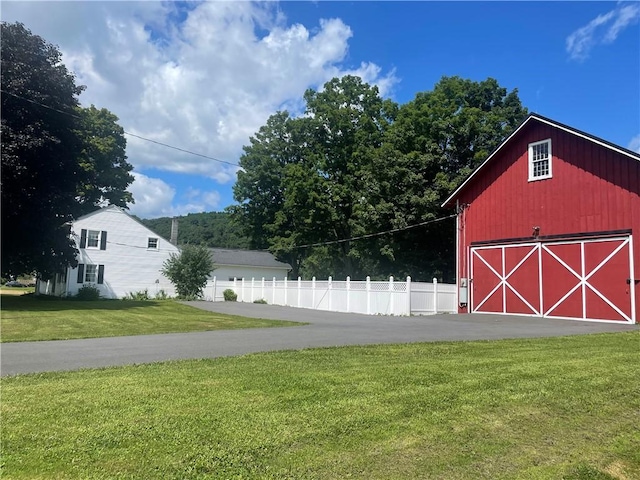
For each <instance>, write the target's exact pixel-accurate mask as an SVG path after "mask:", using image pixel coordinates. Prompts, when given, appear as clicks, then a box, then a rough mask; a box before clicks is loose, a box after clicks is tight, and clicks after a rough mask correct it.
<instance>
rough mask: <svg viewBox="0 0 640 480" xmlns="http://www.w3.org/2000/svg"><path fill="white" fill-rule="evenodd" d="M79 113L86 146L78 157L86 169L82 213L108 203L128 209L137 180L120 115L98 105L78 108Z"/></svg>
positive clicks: (80, 196)
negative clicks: (127, 150) (128, 160)
mask: <svg viewBox="0 0 640 480" xmlns="http://www.w3.org/2000/svg"><path fill="white" fill-rule="evenodd" d="M77 113H78V116H79V117H80V118H79V128H78V131H77V134H78V137H79V138H80V141H81V145H82V150H81V152H80V155H79V157H78V160H79V163H80V167H81V172H82V175H81V176H80V179H81V181H80V182H79V183H80V184H79V186H78V195H77V198H78V201H79V204H80V213H81V214H84V213H88V212H91V211H93V210H95V208H96V205H99V204H102V203H105V202H106V203H109V204H111V205H117V206H119V207H122V208H127V203H133V196H132V195H131V193H130V192H128V191H127V187H128V186H129V185H130V184H131V183H132V182H133V176H132V175H131V173H130V172H131V170H132V169H133V165H131V164H130V163H129V162H127V156H126V154H125V151H126V147H127V142H126V140H125V138H124V129H123V128H122V127H121V126H120V125H118V123H117V122H118V117H116V116H115V115H114V114H113V113H111V112H110V111H109V110H107V109H106V108H101V109H98V108H96V107H95V106H94V105H91V106H90V107H89V108H82V109H78V110H77Z"/></svg>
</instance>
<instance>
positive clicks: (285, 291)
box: [284, 277, 289, 306]
mask: <svg viewBox="0 0 640 480" xmlns="http://www.w3.org/2000/svg"><path fill="white" fill-rule="evenodd" d="M288 290H289V284H288V283H287V277H284V304H285V306H286V305H287V297H288V295H287V293H288Z"/></svg>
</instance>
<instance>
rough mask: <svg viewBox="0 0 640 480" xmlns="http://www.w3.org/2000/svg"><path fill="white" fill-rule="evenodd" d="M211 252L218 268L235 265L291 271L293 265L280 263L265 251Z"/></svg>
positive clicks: (214, 249)
mask: <svg viewBox="0 0 640 480" xmlns="http://www.w3.org/2000/svg"><path fill="white" fill-rule="evenodd" d="M209 251H210V252H211V254H212V256H213V263H214V264H215V265H217V266H222V265H233V266H248V267H262V268H279V269H287V270H291V265H289V264H288V263H283V262H279V261H278V260H276V258H275V257H274V256H273V254H272V253H271V252H267V251H264V250H236V249H229V248H210V249H209Z"/></svg>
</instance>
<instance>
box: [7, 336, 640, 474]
mask: <svg viewBox="0 0 640 480" xmlns="http://www.w3.org/2000/svg"><path fill="white" fill-rule="evenodd" d="M639 346H640V333H639V332H632V333H620V334H600V335H587V336H575V337H562V338H552V339H530V340H505V341H491V342H448V343H433V344H414V345H385V346H370V347H369V346H367V347H347V348H327V349H309V350H303V351H298V352H277V353H270V354H255V355H248V356H244V357H237V358H222V359H215V360H200V361H183V362H170V363H162V364H153V365H144V366H134V367H125V368H111V369H104V370H88V371H82V372H70V373H48V374H39V375H27V376H18V377H11V378H4V379H3V380H2V402H1V405H0V408H1V413H2V443H3V445H2V454H3V459H2V463H1V465H2V471H1V473H2V478H3V479H22V478H29V479H32V478H39V479H45V478H46V479H58V478H67V479H75V478H78V479H80V478H81V479H99V478H100V479H102V478H105V479H106V478H130V479H149V478H163V479H164V478H167V479H205V478H213V479H217V478H220V479H240V478H242V479H287V478H288V479H343V478H358V479H414V478H426V479H447V480H454V479H567V480H611V479H625V480H630V479H639V478H640V428H639V425H640V348H638V347H639Z"/></svg>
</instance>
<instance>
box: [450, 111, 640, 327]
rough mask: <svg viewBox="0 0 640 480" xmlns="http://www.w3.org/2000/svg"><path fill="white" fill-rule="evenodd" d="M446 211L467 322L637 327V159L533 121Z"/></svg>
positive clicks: (537, 119) (639, 201) (573, 131)
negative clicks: (453, 220) (473, 316)
mask: <svg viewBox="0 0 640 480" xmlns="http://www.w3.org/2000/svg"><path fill="white" fill-rule="evenodd" d="M443 206H449V207H456V208H457V212H458V216H457V252H458V253H457V271H458V285H459V287H460V288H459V303H460V312H472V313H504V314H520V315H531V316H535V317H556V318H569V319H579V320H601V321H614V322H626V323H635V322H640V307H639V304H640V285H639V284H640V155H638V154H637V153H634V152H632V151H630V150H627V149H625V148H622V147H619V146H617V145H613V144H611V143H609V142H607V141H605V140H602V139H600V138H597V137H594V136H593V135H589V134H587V133H584V132H581V131H579V130H576V129H575V128H571V127H568V126H566V125H562V124H561V123H558V122H555V121H553V120H550V119H548V118H545V117H542V116H540V115H535V114H533V115H530V116H529V117H528V118H527V119H526V120H525V121H524V122H523V123H522V124H521V125H520V126H519V127H518V128H517V129H516V130H515V131H514V132H513V134H511V136H509V138H507V139H506V140H505V141H504V142H503V143H502V144H501V145H500V146H499V147H498V148H497V149H496V150H495V151H494V152H493V153H492V154H491V155H490V156H489V157H488V158H487V160H486V161H485V162H484V163H483V164H482V165H480V167H478V168H477V169H476V170H475V171H474V172H473V174H472V175H471V176H470V177H469V178H468V179H467V180H466V181H465V182H464V183H463V184H462V185H461V186H460V187H459V188H458V189H457V190H456V191H455V192H454V193H453V194H452V195H451V196H450V197H449V198H448V199H447V200H446V201H445V202H444V204H443ZM634 237H635V238H634Z"/></svg>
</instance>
